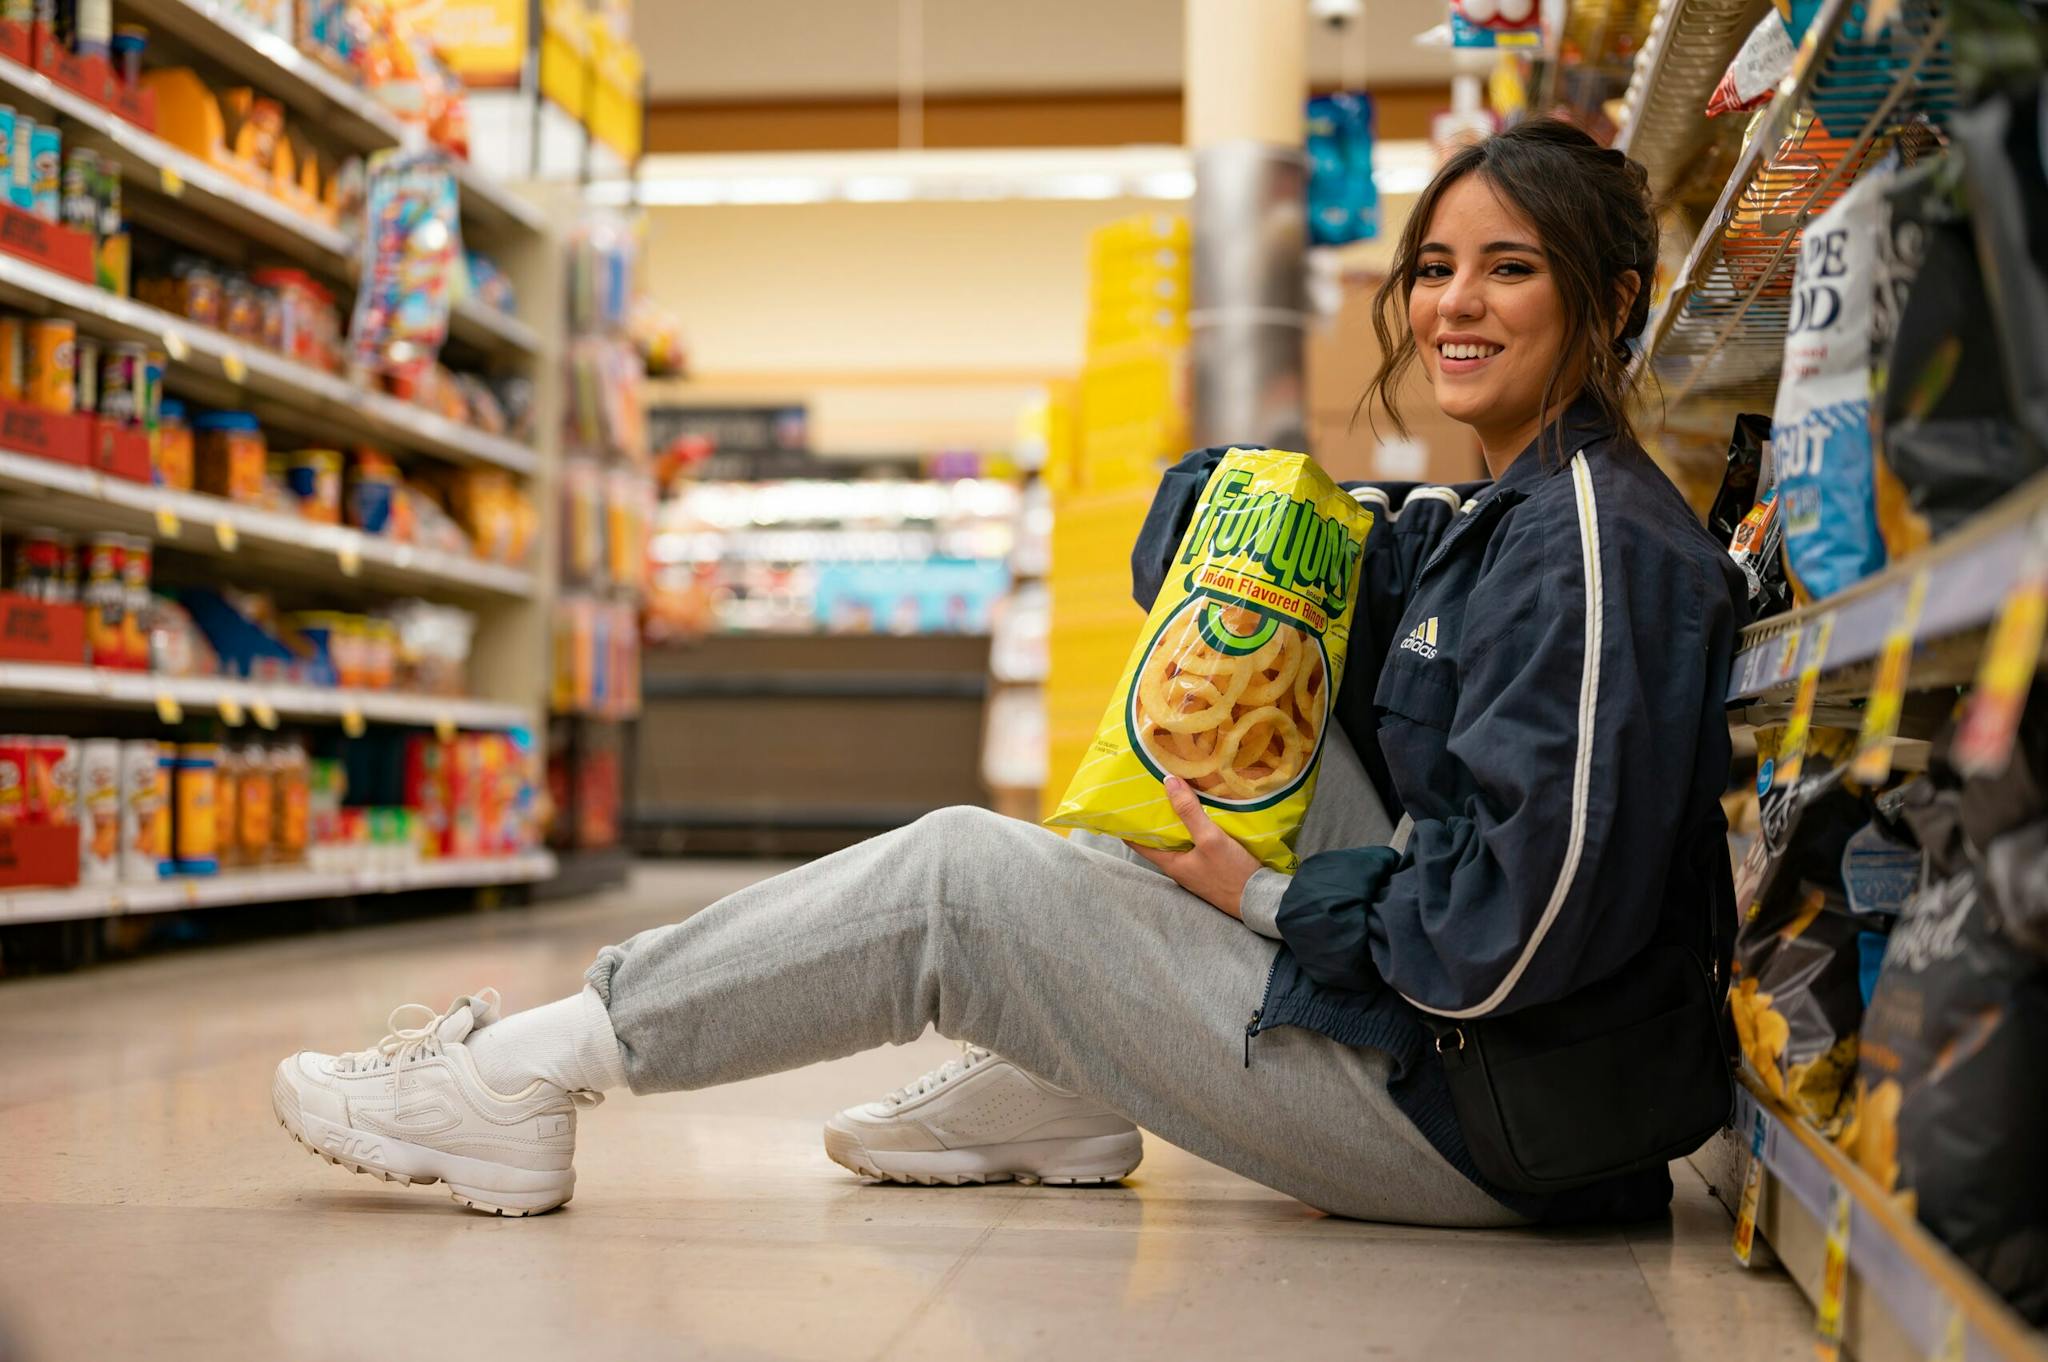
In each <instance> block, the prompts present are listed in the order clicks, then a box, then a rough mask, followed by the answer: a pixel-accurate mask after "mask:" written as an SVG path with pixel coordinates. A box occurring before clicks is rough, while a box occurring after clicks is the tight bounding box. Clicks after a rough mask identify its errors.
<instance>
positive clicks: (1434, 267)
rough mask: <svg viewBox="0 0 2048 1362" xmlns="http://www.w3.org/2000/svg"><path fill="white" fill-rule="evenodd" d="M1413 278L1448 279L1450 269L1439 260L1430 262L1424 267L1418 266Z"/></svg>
mask: <svg viewBox="0 0 2048 1362" xmlns="http://www.w3.org/2000/svg"><path fill="white" fill-rule="evenodd" d="M1415 277H1416V278H1417V279H1448V278H1450V277H1451V267H1450V266H1449V265H1446V264H1444V263H1443V262H1442V261H1441V260H1432V261H1430V262H1429V263H1428V264H1426V265H1421V266H1418V267H1417V268H1416V271H1415Z"/></svg>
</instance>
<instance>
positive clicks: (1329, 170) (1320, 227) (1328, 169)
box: [1307, 94, 1380, 246]
mask: <svg viewBox="0 0 2048 1362" xmlns="http://www.w3.org/2000/svg"><path fill="white" fill-rule="evenodd" d="M1307 122H1308V140H1307V152H1308V162H1309V179H1308V222H1309V236H1310V240H1311V241H1313V242H1314V243H1315V244H1316V245H1319V246H1341V245H1343V244H1345V243H1346V242H1351V241H1365V240H1369V239H1370V238H1372V237H1374V236H1377V235H1379V225H1380V209H1379V190H1378V188H1377V187H1376V186H1375V184H1374V182H1373V177H1372V148H1373V108H1372V99H1371V97H1370V96H1368V95H1363V94H1335V95H1327V96H1323V97H1320V98H1317V99H1312V100H1310V101H1309V102H1308V119H1307Z"/></svg>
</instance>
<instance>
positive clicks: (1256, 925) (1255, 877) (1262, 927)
mask: <svg viewBox="0 0 2048 1362" xmlns="http://www.w3.org/2000/svg"><path fill="white" fill-rule="evenodd" d="M1293 883H1294V877H1293V876H1292V875H1283V874H1281V873H1280V872H1279V871H1277V870H1275V869H1273V868H1272V867H1270V866H1263V865H1262V866H1260V867H1259V868H1258V869H1257V870H1254V871H1253V872H1252V877H1251V878H1250V879H1248V880H1246V881H1245V882H1244V895H1243V897H1242V898H1240V899H1239V900H1238V905H1237V912H1238V916H1239V917H1241V918H1243V919H1244V925H1245V926H1247V927H1249V928H1251V929H1252V930H1253V931H1255V932H1257V933H1258V934H1259V935H1260V936H1270V937H1271V938H1273V940H1275V941H1278V940H1279V939H1280V900H1281V899H1282V898H1283V897H1285V896H1286V893H1287V886H1289V885H1290V884H1293Z"/></svg>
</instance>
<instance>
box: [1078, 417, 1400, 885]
mask: <svg viewBox="0 0 2048 1362" xmlns="http://www.w3.org/2000/svg"><path fill="white" fill-rule="evenodd" d="M1371 529H1372V513H1371V512H1369V511H1367V510H1366V509H1365V508H1363V507H1362V506H1360V505H1359V504H1358V503H1357V502H1356V501H1354V500H1353V499H1352V498H1351V497H1350V496H1349V495H1348V494H1346V493H1345V492H1344V491H1342V490H1341V489H1339V488H1338V486H1337V485H1336V484H1335V483H1334V482H1332V481H1330V478H1329V475H1328V474H1326V473H1324V472H1323V470H1322V469H1320V468H1318V467H1317V466H1316V465H1315V463H1314V462H1313V461H1312V460H1310V459H1309V457H1308V456H1307V455H1305V454H1283V453H1279V452H1276V451H1273V450H1263V449H1256V450H1255V449H1233V450H1231V451H1230V453H1229V454H1227V455H1225V456H1224V459H1223V461H1222V462H1221V463H1219V464H1218V465H1217V466H1216V471H1215V472H1214V473H1212V474H1211V475H1210V477H1209V485H1208V487H1207V488H1206V490H1204V492H1203V494H1202V500H1201V502H1200V504H1198V505H1197V506H1196V507H1195V512H1194V516H1193V518H1192V519H1191V520H1190V522H1189V524H1188V530H1187V533H1186V534H1185V535H1184V536H1182V538H1181V542H1180V548H1179V550H1178V551H1177V554H1176V556H1175V558H1174V561H1173V563H1172V565H1171V567H1170V568H1169V570H1168V572H1167V577H1166V581H1165V583H1164V584H1163V585H1162V586H1161V587H1160V588H1159V596H1158V599H1157V600H1155V601H1154V602H1153V603H1152V613H1151V614H1150V615H1149V616H1147V617H1146V620H1145V627H1144V629H1143V630H1142V631H1141V632H1140V634H1139V635H1138V641H1137V644H1136V646H1134V647H1133V648H1132V650H1131V656H1130V660H1129V661H1128V662H1126V663H1125V664H1124V671H1123V677H1122V679H1121V680H1119V681H1118V683H1117V688H1116V690H1115V692H1114V693H1113V694H1112V695H1111V697H1110V702H1109V709H1108V712H1107V713H1105V714H1104V715H1103V718H1102V726H1101V727H1100V728H1099V729H1097V730H1096V734H1095V741H1094V742H1093V743H1092V744H1090V745H1089V747H1088V751H1087V754H1086V755H1085V756H1084V757H1083V758H1082V759H1081V765H1080V767H1079V768H1078V769H1077V770H1076V771H1075V772H1074V779H1073V782H1072V783H1071V784H1070V785H1068V787H1067V793H1066V796H1065V798H1063V799H1062V800H1061V801H1060V805H1059V807H1058V808H1057V809H1056V810H1054V812H1053V816H1052V817H1051V818H1049V819H1047V820H1046V821H1047V822H1049V823H1051V824H1052V825H1054V826H1056V827H1069V828H1088V829H1092V830H1093V831H1096V832H1101V833H1107V834H1109V835H1110V836H1112V837H1121V838H1123V839H1125V840H1126V841H1130V842H1135V843H1138V844H1139V845H1141V846H1149V847H1159V848H1163V849H1167V850H1182V849H1185V848H1187V847H1188V846H1189V845H1191V844H1190V842H1189V840H1188V834H1187V830H1186V829H1185V828H1184V827H1182V825H1181V821H1180V819H1179V818H1178V817H1176V816H1175V814H1174V812H1173V806H1172V805H1171V804H1169V803H1167V800H1166V789H1165V784H1164V782H1165V780H1166V777H1167V776H1169V775H1176V776H1179V777H1181V778H1182V779H1184V780H1186V781H1187V782H1188V783H1189V784H1190V785H1192V786H1193V787H1194V788H1195V791H1196V792H1197V793H1198V794H1199V795H1200V796H1201V798H1202V802H1203V803H1204V804H1205V805H1207V806H1208V809H1209V816H1210V817H1211V818H1213V819H1215V820H1216V823H1217V825H1218V826H1219V827H1221V828H1222V829H1223V830H1224V831H1225V832H1227V833H1229V834H1230V835H1231V836H1233V837H1235V838H1237V840H1238V841H1240V842H1242V843H1243V844H1244V845H1245V846H1246V847H1247V848H1249V849H1250V850H1251V852H1252V854H1253V855H1255V856H1257V857H1258V858H1259V859H1260V861H1262V862H1264V863H1265V864H1266V865H1269V866H1271V867H1273V868H1274V869H1276V870H1291V869H1293V868H1294V863H1295V856H1294V849H1293V847H1294V839H1295V836H1296V834H1297V833H1298V832H1299V831H1300V829H1301V820H1302V816H1303V815H1304V814H1305V813H1306V812H1307V811H1308V804H1309V799H1310V798H1311V797H1312V796H1313V795H1314V793H1315V786H1316V763H1317V759H1318V758H1319V757H1320V755H1321V753H1322V742H1323V734H1324V732H1325V731H1327V729H1328V725H1329V721H1330V703H1331V700H1332V698H1333V697H1334V696H1335V695H1336V693H1337V686H1338V683H1339V682H1340V681H1341V680H1342V678H1343V670H1344V656H1345V651H1346V645H1347V644H1348V642H1349V640H1350V637H1351V616H1352V611H1353V609H1354V608H1355V606H1356V605H1357V599H1358V593H1357V589H1356V588H1357V585H1358V580H1357V578H1358V565H1359V562H1360V560H1361V558H1362V557H1363V555H1364V552H1365V538H1366V535H1367V534H1368V533H1369V532H1370V531H1371Z"/></svg>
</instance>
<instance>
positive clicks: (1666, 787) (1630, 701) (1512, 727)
mask: <svg viewBox="0 0 2048 1362" xmlns="http://www.w3.org/2000/svg"><path fill="white" fill-rule="evenodd" d="M1586 491H1587V496H1586V497H1585V498H1584V499H1582V501H1581V504H1580V506H1579V515H1578V517H1577V523H1576V524H1574V522H1573V519H1572V518H1571V517H1570V516H1565V517H1558V516H1556V515H1555V514H1554V513H1553V514H1551V515H1550V516H1549V517H1548V518H1546V517H1545V516H1544V515H1542V514H1540V513H1537V512H1536V509H1535V508H1534V507H1530V508H1528V509H1527V510H1525V512H1524V513H1523V514H1521V515H1516V516H1513V517H1512V518H1511V520H1510V521H1509V523H1508V524H1506V525H1504V526H1502V528H1501V530H1500V531H1499V533H1498V535H1497V537H1496V543H1495V544H1494V545H1490V546H1489V552H1490V553H1491V555H1492V557H1491V561H1490V563H1489V565H1488V566H1487V568H1486V569H1485V570H1484V571H1483V572H1482V574H1481V576H1480V578H1479V581H1478V584H1477V586H1476V588H1475V590H1474V591H1473V592H1472V594H1471V596H1470V598H1469V604H1468V606H1467V611H1466V616H1465V622H1464V626H1463V631H1462V637H1463V639H1464V640H1465V641H1466V642H1465V645H1464V646H1463V647H1462V649H1461V652H1462V654H1463V655H1462V656H1461V657H1460V659H1459V661H1458V664H1457V673H1456V679H1457V697H1456V703H1455V707H1454V708H1453V710H1452V712H1451V718H1450V731H1449V735H1448V740H1447V750H1448V752H1449V754H1450V756H1451V757H1452V758H1453V759H1454V760H1455V761H1457V762H1458V763H1459V764H1461V765H1462V766H1463V767H1464V768H1465V769H1466V771H1468V772H1469V773H1470V775H1471V777H1472V779H1471V782H1470V788H1472V789H1474V790H1476V793H1474V794H1473V795H1471V796H1470V797H1469V798H1468V799H1467V800H1466V801H1465V804H1464V806H1463V808H1462V809H1460V810H1458V811H1457V812H1456V813H1455V814H1454V815H1452V816H1448V817H1444V818H1417V819H1416V820H1415V824H1414V832H1413V834H1412V836H1411V837H1410V839H1409V842H1408V844H1407V847H1406V849H1405V850H1404V851H1403V852H1402V853H1401V854H1400V855H1398V856H1397V855H1396V854H1395V853H1394V852H1392V851H1391V850H1389V849H1388V848H1384V847H1364V848H1357V849H1352V850H1345V851H1335V852H1326V853H1323V854H1321V855H1318V856H1312V857H1310V858H1308V859H1307V860H1306V861H1304V862H1303V864H1302V865H1301V866H1300V867H1299V868H1298V870H1297V872H1296V874H1295V878H1294V882H1293V883H1292V884H1291V885H1290V886H1289V887H1288V890H1287V893H1286V895H1285V897H1284V899H1283V901H1282V903H1281V906H1280V910H1279V913H1278V925H1279V927H1280V930H1281V933H1282V936H1283V937H1284V938H1285V940H1286V941H1287V942H1288V944H1289V945H1290V946H1291V947H1293V949H1294V951H1295V954H1296V956H1297V958H1298V959H1299V960H1300V961H1301V964H1302V967H1303V969H1304V970H1305V971H1306V972H1307V973H1308V975H1309V976H1310V977H1311V978H1312V979H1315V980H1316V981H1317V982H1319V983H1326V984H1331V985H1336V986H1341V987H1345V988H1349V989H1353V990H1358V991H1370V990H1373V989H1376V988H1379V987H1382V986H1384V987H1391V988H1393V989H1395V990H1396V991H1397V992H1399V993H1400V994H1401V995H1402V996H1403V997H1405V998H1406V999H1407V1000H1408V1001H1409V1002H1411V1003H1413V1004H1414V1005H1416V1006H1417V1007H1419V1008H1421V1009H1423V1010H1424V1011H1428V1012H1433V1013H1437V1014H1439V1015H1442V1016H1446V1017H1452V1018H1464V1017H1475V1016H1483V1015H1486V1014H1489V1013H1495V1012H1506V1011H1512V1010H1515V1009H1517V1008H1522V1007H1527V1006H1530V1005H1532V1004H1535V1003H1540V1002H1546V1001H1549V1000H1552V999H1555V998H1560V997H1563V996H1564V995H1566V994H1568V993H1570V992H1572V991H1573V990H1574V989H1575V988H1576V987H1578V986H1579V985H1580V984H1581V983H1585V982H1590V981H1592V980H1594V979H1597V978H1600V977H1602V976H1603V975H1605V974H1607V973H1609V972H1611V971H1612V970H1613V969H1615V968H1618V967H1619V966H1620V965H1621V964H1623V963H1624V962H1626V961H1627V960H1628V959H1629V957H1631V956H1632V955H1634V954H1635V953H1636V952H1637V951H1638V950H1640V949H1641V948H1642V947H1643V946H1644V945H1646V944H1647V943H1648V941H1649V939H1650V937H1651V935H1652V933H1653V932H1654V931H1655V928H1656V922H1657V916H1658V911H1659V908H1660V899H1661V892H1662V889H1663V884H1664V878H1665V874H1666V870H1667V867H1668V866H1669V864H1670V857H1671V856H1672V855H1673V854H1674V851H1675V849H1676V846H1677V842H1678V839H1679V838H1680V836H1682V835H1683V834H1682V831H1681V830H1680V829H1679V828H1677V827H1676V823H1677V822H1678V820H1676V819H1674V818H1672V817H1671V807H1672V804H1673V802H1674V801H1677V800H1680V799H1682V798H1683V797H1684V791H1683V788H1682V785H1683V782H1684V781H1685V780H1686V779H1687V778H1688V777H1689V775H1690V773H1691V771H1692V767H1693V759H1694V748H1695V745H1696V743H1697V733H1698V725H1699V701H1698V698H1697V697H1696V696H1695V697H1693V698H1691V699H1690V701H1687V700H1686V699H1685V697H1684V694H1683V692H1684V686H1683V684H1682V682H1676V683H1671V684H1666V683H1665V682H1662V681H1660V680H1659V678H1657V677H1655V676H1642V675H1639V674H1638V665H1639V661H1640V662H1647V663H1649V664H1650V665H1651V666H1653V667H1655V666H1658V665H1660V657H1662V658H1675V659H1677V660H1678V661H1677V663H1676V664H1674V665H1676V666H1677V667H1679V668H1681V669H1682V667H1684V666H1686V665H1694V666H1696V665H1697V664H1695V663H1692V662H1691V660H1690V658H1689V653H1690V652H1693V651H1697V649H1698V648H1699V646H1700V640H1699V638H1698V637H1697V635H1698V633H1699V631H1700V628H1701V625H1700V624H1699V623H1698V616H1699V615H1700V613H1701V611H1700V609H1699V606H1698V603H1697V601H1696V600H1695V601H1694V604H1693V609H1692V610H1691V611H1689V612H1688V611H1686V610H1684V609H1682V608H1679V607H1676V606H1674V605H1673V604H1672V603H1671V602H1668V601H1664V600H1662V599H1660V597H1661V596H1672V597H1682V595H1683V593H1682V592H1679V591H1676V590H1673V589H1672V588H1671V585H1670V584H1669V583H1666V584H1665V585H1664V586H1663V589H1662V590H1661V591H1660V590H1659V588H1658V586H1657V585H1656V584H1655V583H1652V584H1651V585H1649V586H1648V587H1647V588H1646V590H1647V592H1648V599H1644V600H1642V601H1640V602H1632V601H1631V600H1629V599H1628V593H1629V591H1630V588H1631V583H1630V581H1629V578H1630V576H1631V575H1632V573H1622V572H1616V571H1614V570H1613V568H1614V566H1615V564H1616V563H1618V562H1620V561H1622V558H1621V555H1620V553H1619V550H1618V549H1614V548H1612V547H1610V548H1609V550H1607V553H1606V561H1605V563H1604V564H1603V561H1602V557H1603V549H1602V545H1601V542H1600V538H1599V533H1598V531H1599V526H1598V521H1597V513H1596V511H1595V510H1594V509H1593V508H1592V507H1591V506H1590V505H1589V504H1588V503H1589V502H1590V483H1589V484H1588V486H1587V489H1586ZM1615 528H1619V527H1615ZM1647 575H1648V576H1650V577H1653V578H1654V577H1655V576H1656V574H1655V573H1654V572H1653V573H1649V574H1647ZM1665 576H1666V577H1669V576H1670V574H1669V573H1668V572H1667V573H1666V574H1665ZM1639 614H1641V615H1643V616H1644V617H1645V618H1646V619H1649V620H1651V621H1653V623H1651V624H1649V625H1647V626H1646V634H1645V637H1646V638H1647V639H1648V640H1650V649H1651V650H1652V651H1654V652H1656V653H1657V654H1659V656H1653V657H1648V658H1639V656H1638V652H1639V650H1638V648H1637V646H1636V639H1635V637H1634V636H1633V634H1632V633H1631V629H1632V621H1633V620H1635V619H1636V618H1637V616H1638V615H1639ZM1688 615H1690V616H1691V618H1687V616H1688ZM1666 670H1667V671H1669V670H1671V668H1669V667H1667V668H1666ZM1667 680H1668V678H1667ZM1660 687H1661V688H1660ZM1659 711H1663V712H1662V713H1660V712H1659ZM1674 771H1675V772H1677V773H1678V775H1677V778H1676V781H1675V782H1674V781H1673V780H1672V779H1671V778H1670V777H1671V773H1672V772H1674Z"/></svg>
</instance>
